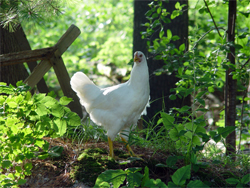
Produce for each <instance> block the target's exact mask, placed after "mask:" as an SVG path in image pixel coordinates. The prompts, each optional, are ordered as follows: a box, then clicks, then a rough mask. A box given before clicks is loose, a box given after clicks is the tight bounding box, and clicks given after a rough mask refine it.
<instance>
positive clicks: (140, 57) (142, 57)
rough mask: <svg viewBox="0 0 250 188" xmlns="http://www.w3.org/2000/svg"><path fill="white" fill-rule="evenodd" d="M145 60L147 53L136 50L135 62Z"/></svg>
mask: <svg viewBox="0 0 250 188" xmlns="http://www.w3.org/2000/svg"><path fill="white" fill-rule="evenodd" d="M143 60H146V57H145V55H144V54H143V53H142V52H140V51H136V52H135V53H134V62H135V63H141V62H142V61H143Z"/></svg>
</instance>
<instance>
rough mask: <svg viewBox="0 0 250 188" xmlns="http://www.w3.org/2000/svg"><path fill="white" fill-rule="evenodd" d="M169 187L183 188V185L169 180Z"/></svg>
mask: <svg viewBox="0 0 250 188" xmlns="http://www.w3.org/2000/svg"><path fill="white" fill-rule="evenodd" d="M168 188H181V186H178V185H175V184H174V183H173V182H171V181H169V182H168Z"/></svg>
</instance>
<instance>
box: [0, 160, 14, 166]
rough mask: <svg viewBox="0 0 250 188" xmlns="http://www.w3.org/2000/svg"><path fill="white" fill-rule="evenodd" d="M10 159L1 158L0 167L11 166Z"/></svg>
mask: <svg viewBox="0 0 250 188" xmlns="http://www.w3.org/2000/svg"><path fill="white" fill-rule="evenodd" d="M11 164H12V163H11V161H9V160H3V161H2V168H9V167H10V166H11Z"/></svg>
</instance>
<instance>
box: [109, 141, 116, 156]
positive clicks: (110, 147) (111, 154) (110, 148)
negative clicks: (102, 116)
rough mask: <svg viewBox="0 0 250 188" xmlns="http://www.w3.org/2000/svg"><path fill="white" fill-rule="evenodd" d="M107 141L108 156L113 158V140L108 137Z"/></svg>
mask: <svg viewBox="0 0 250 188" xmlns="http://www.w3.org/2000/svg"><path fill="white" fill-rule="evenodd" d="M108 142H109V156H110V157H112V158H114V157H115V154H114V148H113V141H112V140H111V139H110V138H109V137H108Z"/></svg>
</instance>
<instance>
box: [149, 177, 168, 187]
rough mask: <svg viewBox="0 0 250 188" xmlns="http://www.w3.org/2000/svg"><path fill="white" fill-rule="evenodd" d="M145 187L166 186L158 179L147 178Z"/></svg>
mask: <svg viewBox="0 0 250 188" xmlns="http://www.w3.org/2000/svg"><path fill="white" fill-rule="evenodd" d="M145 187H168V186H167V185H166V184H165V183H163V182H162V181H161V180H160V179H156V180H154V179H149V180H147V181H146V183H145Z"/></svg>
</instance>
